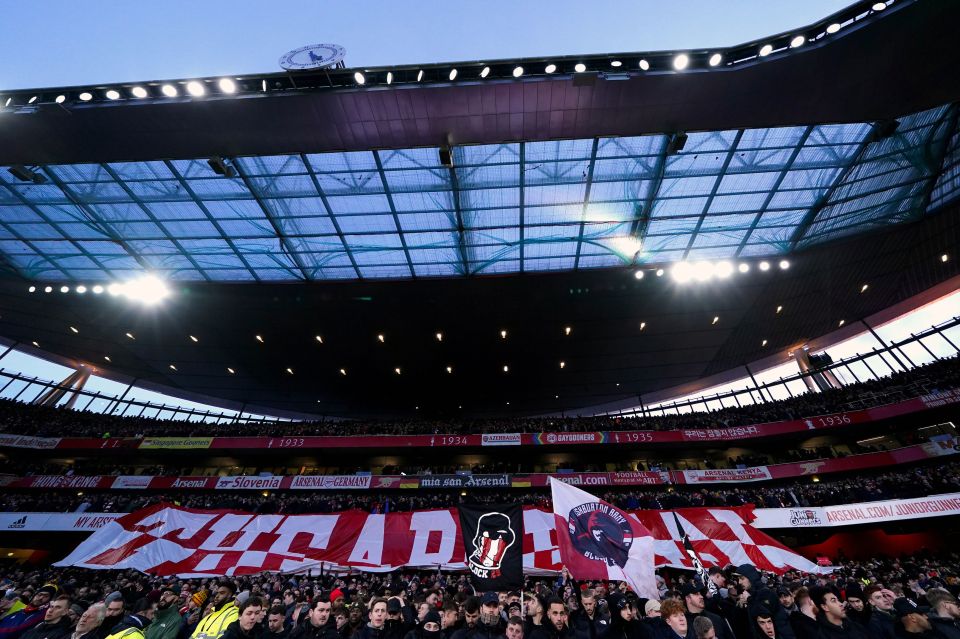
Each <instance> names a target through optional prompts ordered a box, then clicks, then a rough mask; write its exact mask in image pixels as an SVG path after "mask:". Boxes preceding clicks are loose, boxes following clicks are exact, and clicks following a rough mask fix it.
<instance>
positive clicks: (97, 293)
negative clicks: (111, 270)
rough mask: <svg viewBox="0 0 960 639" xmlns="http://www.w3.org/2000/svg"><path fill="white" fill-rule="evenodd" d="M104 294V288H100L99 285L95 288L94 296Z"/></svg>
mask: <svg viewBox="0 0 960 639" xmlns="http://www.w3.org/2000/svg"><path fill="white" fill-rule="evenodd" d="M102 293H103V287H102V286H100V285H99V284H97V285H96V286H94V287H93V294H94V295H101V294H102Z"/></svg>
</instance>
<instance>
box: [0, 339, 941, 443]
mask: <svg viewBox="0 0 960 639" xmlns="http://www.w3.org/2000/svg"><path fill="white" fill-rule="evenodd" d="M956 387H960V366H957V357H956V356H955V357H953V358H950V359H946V360H941V361H938V362H934V363H930V364H927V365H925V366H921V367H918V368H915V369H911V370H909V371H904V372H900V373H895V374H892V375H890V376H888V377H884V378H881V379H878V380H872V381H867V382H861V383H858V384H851V385H848V386H844V387H842V388H838V389H831V390H828V391H824V392H819V393H805V394H803V395H798V396H796V397H792V398H790V399H784V400H779V401H773V402H767V403H763V404H752V405H748V406H742V407H737V408H724V409H721V410H717V411H710V412H693V413H685V414H682V415H665V416H646V417H642V416H641V417H622V416H611V417H575V418H574V417H571V418H503V419H483V420H477V419H457V420H447V421H436V420H434V421H423V420H403V421H397V420H391V421H370V420H364V421H354V420H344V421H323V422H267V423H245V424H233V423H231V424H213V423H204V422H191V421H170V420H156V419H149V418H141V417H119V416H109V415H103V414H101V413H91V412H85V411H74V410H69V409H61V408H48V407H40V406H33V405H28V404H23V403H19V402H13V401H8V400H4V401H0V432H6V433H13V434H19V435H30V436H38V437H65V436H72V437H98V438H99V437H144V436H177V437H192V436H197V437H201V436H222V437H230V436H238V435H244V436H285V437H287V436H310V435H411V434H441V433H443V434H469V433H491V432H502V433H518V432H526V433H530V432H547V431H596V430H659V431H664V430H679V429H688V428H717V427H724V426H743V425H749V424H759V423H765V422H775V421H782V420H789V419H798V418H801V417H810V416H815V415H826V414H829V413H835V412H838V411H843V410H849V409H855V408H865V407H867V406H874V405H880V404H887V403H891V402H897V401H903V400H907V399H910V398H912V397H915V396H917V395H918V394H919V393H926V392H931V391H934V390H937V389H950V388H956Z"/></svg>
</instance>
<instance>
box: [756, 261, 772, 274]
mask: <svg viewBox="0 0 960 639" xmlns="http://www.w3.org/2000/svg"><path fill="white" fill-rule="evenodd" d="M757 268H759V269H760V270H761V271H764V272H766V271H769V270H770V262H767V261H766V260H764V261H763V262H760V263H759V264H758V265H757Z"/></svg>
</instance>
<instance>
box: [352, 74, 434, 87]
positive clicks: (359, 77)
mask: <svg viewBox="0 0 960 639" xmlns="http://www.w3.org/2000/svg"><path fill="white" fill-rule="evenodd" d="M421 73H423V72H422V71H421ZM353 80H354V82H356V83H357V84H361V85H362V84H366V83H367V79H366V78H365V77H363V74H362V73H360V72H359V71H357V72H356V73H354V74H353Z"/></svg>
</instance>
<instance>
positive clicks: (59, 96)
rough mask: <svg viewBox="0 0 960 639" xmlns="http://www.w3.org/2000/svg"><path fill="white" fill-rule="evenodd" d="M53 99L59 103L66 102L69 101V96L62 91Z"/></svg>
mask: <svg viewBox="0 0 960 639" xmlns="http://www.w3.org/2000/svg"><path fill="white" fill-rule="evenodd" d="M53 101H54V102H56V103H57V104H63V103H64V102H66V101H67V96H65V95H63V94H62V93H61V94H60V95H58V96H57V97H56V98H54V100H53Z"/></svg>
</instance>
